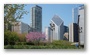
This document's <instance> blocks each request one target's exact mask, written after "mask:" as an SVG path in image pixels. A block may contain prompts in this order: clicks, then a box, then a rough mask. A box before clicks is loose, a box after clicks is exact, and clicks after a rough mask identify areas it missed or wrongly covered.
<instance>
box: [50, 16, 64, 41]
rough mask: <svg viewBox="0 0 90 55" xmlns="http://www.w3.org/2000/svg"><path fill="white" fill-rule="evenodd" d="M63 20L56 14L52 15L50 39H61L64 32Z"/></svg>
mask: <svg viewBox="0 0 90 55" xmlns="http://www.w3.org/2000/svg"><path fill="white" fill-rule="evenodd" d="M63 24H64V22H63V20H62V19H61V18H60V17H59V16H57V15H54V17H53V18H52V20H51V23H50V27H51V30H52V34H51V35H52V40H63V34H64V25H63Z"/></svg>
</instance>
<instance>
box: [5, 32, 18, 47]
mask: <svg viewBox="0 0 90 55" xmlns="http://www.w3.org/2000/svg"><path fill="white" fill-rule="evenodd" d="M18 41H19V38H18V35H17V33H16V32H11V31H4V45H8V44H10V45H15V42H18Z"/></svg>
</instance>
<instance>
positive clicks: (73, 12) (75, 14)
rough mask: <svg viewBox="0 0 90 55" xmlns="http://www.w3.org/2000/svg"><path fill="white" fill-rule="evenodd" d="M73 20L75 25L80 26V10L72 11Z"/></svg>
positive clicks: (74, 9)
mask: <svg viewBox="0 0 90 55" xmlns="http://www.w3.org/2000/svg"><path fill="white" fill-rule="evenodd" d="M72 19H73V23H76V24H78V8H73V9H72Z"/></svg>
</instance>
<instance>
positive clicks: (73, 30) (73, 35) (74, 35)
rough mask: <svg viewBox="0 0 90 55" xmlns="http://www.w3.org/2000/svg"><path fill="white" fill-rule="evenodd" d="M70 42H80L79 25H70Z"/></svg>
mask: <svg viewBox="0 0 90 55" xmlns="http://www.w3.org/2000/svg"><path fill="white" fill-rule="evenodd" d="M69 42H78V25H77V24H76V23H71V24H70V25H69Z"/></svg>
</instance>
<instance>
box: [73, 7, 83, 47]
mask: <svg viewBox="0 0 90 55" xmlns="http://www.w3.org/2000/svg"><path fill="white" fill-rule="evenodd" d="M72 18H73V21H74V23H76V24H77V25H78V29H77V30H78V37H79V44H80V45H84V37H85V35H84V5H81V6H79V7H77V8H74V9H73V11H72Z"/></svg>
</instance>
